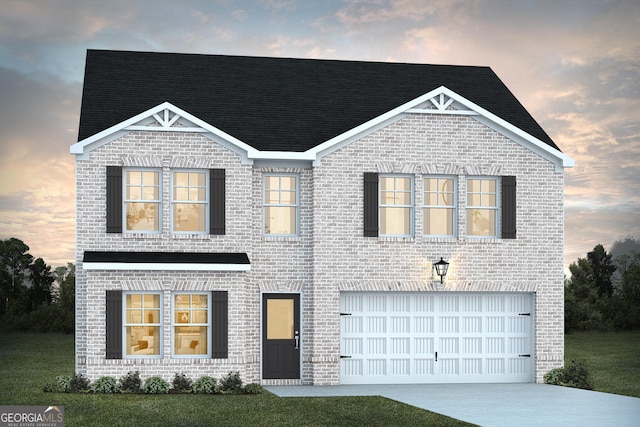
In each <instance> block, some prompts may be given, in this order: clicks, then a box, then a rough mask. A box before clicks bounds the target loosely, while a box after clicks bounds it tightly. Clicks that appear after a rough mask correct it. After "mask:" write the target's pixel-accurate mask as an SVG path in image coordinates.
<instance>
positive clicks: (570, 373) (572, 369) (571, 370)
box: [544, 360, 593, 390]
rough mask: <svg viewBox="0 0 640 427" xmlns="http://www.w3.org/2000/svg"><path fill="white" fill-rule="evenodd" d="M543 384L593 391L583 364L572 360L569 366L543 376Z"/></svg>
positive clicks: (553, 370)
mask: <svg viewBox="0 0 640 427" xmlns="http://www.w3.org/2000/svg"><path fill="white" fill-rule="evenodd" d="M544 382H545V384H552V385H561V386H565V387H573V388H583V389H586V390H593V384H592V382H591V375H590V374H589V370H588V369H587V366H586V364H585V363H584V362H576V361H575V360H572V361H571V363H570V364H569V366H565V367H564V368H556V369H552V370H551V371H549V372H547V373H546V374H545V375H544Z"/></svg>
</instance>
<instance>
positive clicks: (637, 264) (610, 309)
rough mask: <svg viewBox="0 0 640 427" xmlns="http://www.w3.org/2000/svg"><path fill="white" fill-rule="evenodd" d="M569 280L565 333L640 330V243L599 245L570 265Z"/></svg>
mask: <svg viewBox="0 0 640 427" xmlns="http://www.w3.org/2000/svg"><path fill="white" fill-rule="evenodd" d="M569 271H570V272H571V277H570V278H568V279H565V287H564V302H565V305H564V328H565V332H567V333H568V332H573V331H587V330H602V331H608V330H628V329H639V328H640V241H638V240H635V239H634V238H632V237H627V238H626V239H624V240H619V241H616V242H615V243H614V244H613V246H612V247H611V251H610V252H609V253H607V251H606V250H605V248H604V247H603V246H602V245H601V244H599V245H596V246H595V247H594V248H593V250H592V251H591V252H589V253H587V256H586V257H585V258H578V260H577V261H576V262H574V263H572V264H571V265H570V266H569Z"/></svg>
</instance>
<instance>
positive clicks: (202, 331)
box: [172, 293, 211, 357]
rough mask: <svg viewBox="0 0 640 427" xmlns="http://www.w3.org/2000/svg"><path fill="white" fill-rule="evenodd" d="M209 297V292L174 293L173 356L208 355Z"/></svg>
mask: <svg viewBox="0 0 640 427" xmlns="http://www.w3.org/2000/svg"><path fill="white" fill-rule="evenodd" d="M210 298H211V294H210V293H194V294H182V293H179V294H174V296H173V315H172V317H173V320H172V322H173V354H174V356H184V357H198V356H199V357H210V354H211V353H210V345H209V332H210V331H209V325H210V324H211V312H210V309H209V308H210V306H211V301H210Z"/></svg>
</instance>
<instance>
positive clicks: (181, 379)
mask: <svg viewBox="0 0 640 427" xmlns="http://www.w3.org/2000/svg"><path fill="white" fill-rule="evenodd" d="M191 383H192V381H191V378H189V377H187V376H186V375H185V374H176V375H175V376H174V377H173V381H172V385H173V387H172V389H171V390H172V391H173V392H174V393H191Z"/></svg>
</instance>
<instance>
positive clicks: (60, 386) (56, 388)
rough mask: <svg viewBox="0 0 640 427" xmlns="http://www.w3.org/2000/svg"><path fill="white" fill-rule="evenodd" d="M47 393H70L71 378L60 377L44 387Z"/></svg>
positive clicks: (66, 376)
mask: <svg viewBox="0 0 640 427" xmlns="http://www.w3.org/2000/svg"><path fill="white" fill-rule="evenodd" d="M43 390H44V391H45V393H69V392H71V376H69V375H58V376H57V377H56V380H55V381H54V382H52V383H49V384H47V385H45V386H44V389H43Z"/></svg>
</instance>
